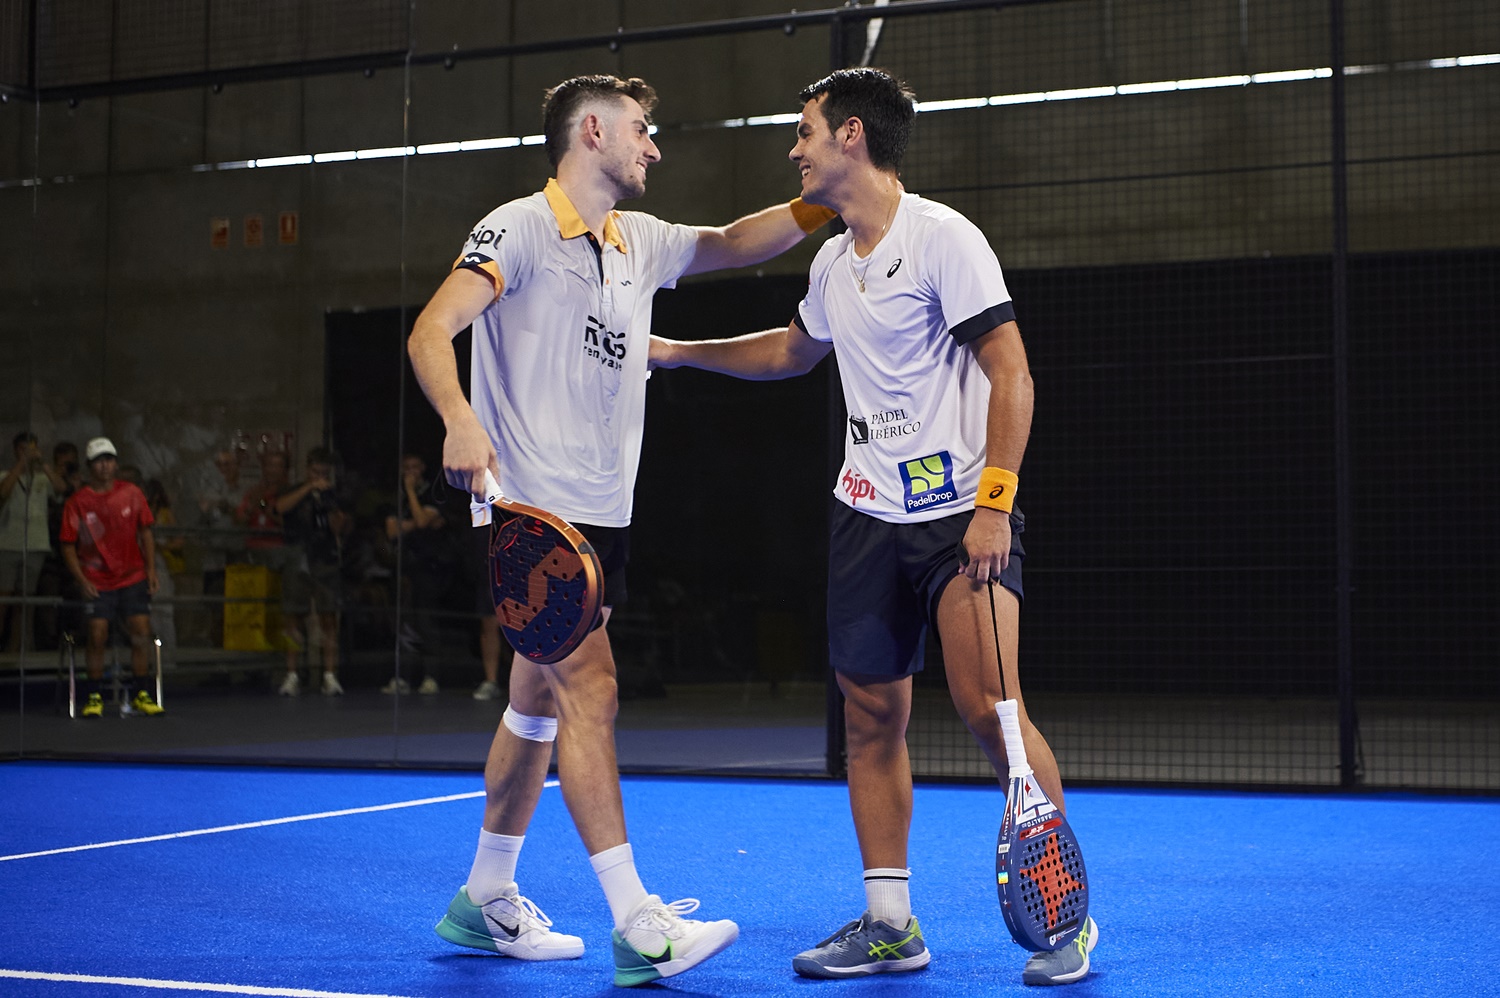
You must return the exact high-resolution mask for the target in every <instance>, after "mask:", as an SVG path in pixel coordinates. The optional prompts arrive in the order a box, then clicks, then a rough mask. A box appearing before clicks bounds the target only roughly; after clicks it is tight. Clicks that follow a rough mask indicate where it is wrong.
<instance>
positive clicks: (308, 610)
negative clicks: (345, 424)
mask: <svg viewBox="0 0 1500 998" xmlns="http://www.w3.org/2000/svg"><path fill="white" fill-rule="evenodd" d="M336 462H337V458H336V457H335V456H334V454H333V452H332V451H329V450H327V449H326V448H323V447H314V448H313V449H312V450H310V451H308V453H307V480H306V481H304V482H303V483H302V484H301V485H298V486H297V487H296V488H293V489H291V490H289V491H287V492H283V493H282V494H281V495H279V496H277V497H276V500H275V509H276V512H277V514H278V515H279V516H280V517H281V518H282V525H283V528H284V530H285V535H286V570H285V571H284V572H283V574H282V577H281V579H282V581H281V612H282V615H283V626H284V627H285V629H286V636H287V652H286V678H284V679H283V680H282V682H281V687H280V689H279V691H278V692H280V693H281V695H282V696H296V695H297V694H298V693H300V692H301V682H302V681H301V679H300V678H299V677H298V675H297V653H298V650H299V647H300V646H302V645H305V644H307V634H308V632H309V631H310V630H311V625H312V623H313V617H314V615H316V617H317V624H318V626H319V631H320V637H321V643H322V646H323V695H324V696H340V695H342V694H343V692H344V687H343V686H342V685H340V683H339V677H338V673H339V617H338V612H339V604H340V602H341V595H342V589H343V577H342V576H343V568H342V558H341V549H342V546H343V540H344V537H345V536H346V535H347V534H348V533H349V529H350V528H351V527H352V526H353V525H354V524H353V520H352V519H351V518H350V516H349V514H348V513H347V512H345V511H344V509H343V508H342V506H341V505H340V504H339V501H338V498H337V496H335V494H334V491H333V469H334V464H335V463H336ZM299 620H300V621H302V622H303V630H300V631H299V630H298V629H297V621H299ZM308 661H309V664H310V663H311V661H312V656H311V655H309V656H308Z"/></svg>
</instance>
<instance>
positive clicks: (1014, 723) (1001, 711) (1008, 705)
mask: <svg viewBox="0 0 1500 998" xmlns="http://www.w3.org/2000/svg"><path fill="white" fill-rule="evenodd" d="M995 713H996V714H998V715H1000V735H1001V737H1003V738H1004V739H1005V758H1006V759H1007V760H1009V762H1010V775H1011V778H1012V779H1015V778H1017V777H1021V776H1030V775H1031V764H1030V763H1029V762H1027V761H1026V739H1024V738H1022V737H1021V712H1020V706H1019V705H1018V704H1017V703H1016V702H1015V701H1014V700H1001V701H1000V702H999V703H997V704H995Z"/></svg>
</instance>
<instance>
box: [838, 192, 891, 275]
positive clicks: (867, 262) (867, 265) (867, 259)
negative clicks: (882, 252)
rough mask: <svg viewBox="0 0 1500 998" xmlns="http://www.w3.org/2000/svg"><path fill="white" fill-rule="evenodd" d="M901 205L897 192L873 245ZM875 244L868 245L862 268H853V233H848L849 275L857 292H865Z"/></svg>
mask: <svg viewBox="0 0 1500 998" xmlns="http://www.w3.org/2000/svg"><path fill="white" fill-rule="evenodd" d="M899 207H901V194H900V192H897V194H896V200H895V202H894V203H893V204H892V205H891V210H890V211H889V212H888V213H887V214H886V216H885V224H884V225H882V226H881V227H880V234H879V235H877V236H876V237H875V246H878V245H880V240H882V239H884V238H885V230H886V229H888V228H890V227H891V222H892V221H894V220H895V218H896V209H897V208H899ZM875 246H871V247H870V255H869V256H867V257H865V268H864V270H860V271H857V270H855V269H854V235H853V233H850V235H849V257H848V259H849V276H850V277H852V278H854V286H855V287H857V288H859V293H860V294H864V293H865V274H867V273H869V272H870V261H871V260H873V259H874V258H875Z"/></svg>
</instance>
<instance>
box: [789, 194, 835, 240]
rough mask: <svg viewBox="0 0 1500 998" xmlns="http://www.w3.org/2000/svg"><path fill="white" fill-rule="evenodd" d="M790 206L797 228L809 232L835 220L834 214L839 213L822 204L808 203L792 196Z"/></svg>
mask: <svg viewBox="0 0 1500 998" xmlns="http://www.w3.org/2000/svg"><path fill="white" fill-rule="evenodd" d="M788 207H790V208H791V209H792V218H793V220H795V221H796V223H797V228H799V229H801V230H802V231H803V232H806V233H809V234H811V233H813V232H816V231H818V229H820V228H822V227H823V226H824V225H826V224H828V223H829V222H831V221H833V218H834V216H836V215H837V214H838V212H836V211H834V210H833V209H832V208H824V207H823V206H822V205H820V204H808V203H807V202H806V201H804V200H802V199H801V198H792V200H791V202H790V203H789V204H788Z"/></svg>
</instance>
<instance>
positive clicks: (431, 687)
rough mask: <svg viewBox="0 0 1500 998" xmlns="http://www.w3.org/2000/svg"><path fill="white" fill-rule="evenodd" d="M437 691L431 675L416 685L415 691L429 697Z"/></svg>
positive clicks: (435, 681) (434, 680) (435, 682)
mask: <svg viewBox="0 0 1500 998" xmlns="http://www.w3.org/2000/svg"><path fill="white" fill-rule="evenodd" d="M437 691H438V684H437V680H436V679H433V678H432V677H431V676H428V677H427V678H426V679H424V680H422V685H421V686H418V687H417V692H418V693H420V694H422V695H423V696H428V697H430V696H432V695H433V694H434V693H436V692H437Z"/></svg>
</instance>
